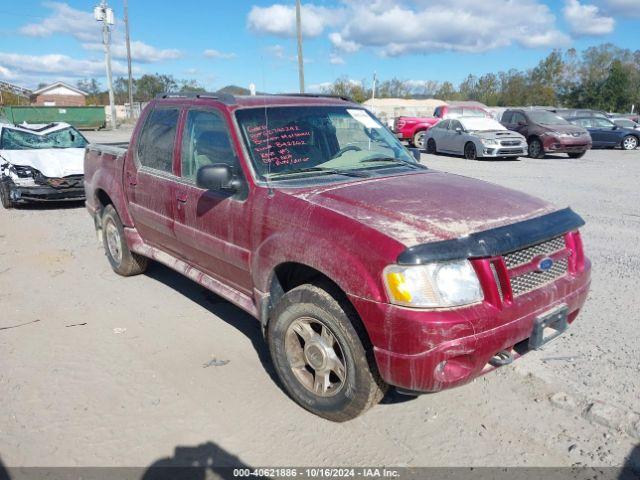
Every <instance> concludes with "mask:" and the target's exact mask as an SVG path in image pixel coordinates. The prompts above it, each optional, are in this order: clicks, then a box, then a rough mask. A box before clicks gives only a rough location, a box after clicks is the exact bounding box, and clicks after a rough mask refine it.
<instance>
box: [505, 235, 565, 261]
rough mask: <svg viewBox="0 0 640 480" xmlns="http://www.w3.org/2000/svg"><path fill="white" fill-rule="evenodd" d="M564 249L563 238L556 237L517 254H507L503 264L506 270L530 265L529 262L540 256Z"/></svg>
mask: <svg viewBox="0 0 640 480" xmlns="http://www.w3.org/2000/svg"><path fill="white" fill-rule="evenodd" d="M564 248H565V243H564V237H556V238H554V239H552V240H549V241H547V242H544V243H539V244H538V245H534V246H533V247H527V248H523V249H522V250H518V251H517V252H513V253H508V254H507V255H505V256H504V263H505V264H506V265H507V268H508V269H512V268H515V267H519V266H520V265H525V264H527V263H531V261H532V260H533V259H534V258H536V257H538V256H540V255H544V256H546V255H550V254H552V253H555V252H559V251H560V250H563V249H564Z"/></svg>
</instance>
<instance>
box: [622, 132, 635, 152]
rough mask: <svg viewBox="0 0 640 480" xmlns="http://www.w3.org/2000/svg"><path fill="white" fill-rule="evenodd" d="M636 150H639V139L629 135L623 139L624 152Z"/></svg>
mask: <svg viewBox="0 0 640 480" xmlns="http://www.w3.org/2000/svg"><path fill="white" fill-rule="evenodd" d="M636 148H638V137H634V136H633V135H627V136H626V137H624V138H623V139H622V149H623V150H635V149H636Z"/></svg>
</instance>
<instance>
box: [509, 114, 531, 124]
mask: <svg viewBox="0 0 640 480" xmlns="http://www.w3.org/2000/svg"><path fill="white" fill-rule="evenodd" d="M521 122H522V123H523V124H524V125H526V124H527V123H528V122H527V119H526V118H525V116H524V115H523V114H522V113H520V112H513V119H512V120H511V123H515V124H516V125H518V124H520V123H521Z"/></svg>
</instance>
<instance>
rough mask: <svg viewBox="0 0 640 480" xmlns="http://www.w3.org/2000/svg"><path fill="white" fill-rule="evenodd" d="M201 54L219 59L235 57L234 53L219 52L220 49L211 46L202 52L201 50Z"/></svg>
mask: <svg viewBox="0 0 640 480" xmlns="http://www.w3.org/2000/svg"><path fill="white" fill-rule="evenodd" d="M202 55H204V56H205V57H206V58H220V59H225V60H228V59H231V58H236V57H237V55H236V54H235V53H232V52H229V53H226V52H221V51H220V50H216V49H213V48H209V49H207V50H205V51H204V52H202Z"/></svg>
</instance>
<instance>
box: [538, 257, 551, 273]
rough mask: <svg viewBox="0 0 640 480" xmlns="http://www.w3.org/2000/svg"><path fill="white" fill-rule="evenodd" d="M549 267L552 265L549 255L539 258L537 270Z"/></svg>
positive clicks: (542, 270)
mask: <svg viewBox="0 0 640 480" xmlns="http://www.w3.org/2000/svg"><path fill="white" fill-rule="evenodd" d="M551 267H553V260H552V259H550V258H549V257H547V258H543V259H542V260H540V261H539V262H538V271H539V272H546V271H547V270H550V269H551Z"/></svg>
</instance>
